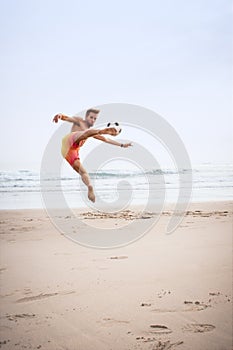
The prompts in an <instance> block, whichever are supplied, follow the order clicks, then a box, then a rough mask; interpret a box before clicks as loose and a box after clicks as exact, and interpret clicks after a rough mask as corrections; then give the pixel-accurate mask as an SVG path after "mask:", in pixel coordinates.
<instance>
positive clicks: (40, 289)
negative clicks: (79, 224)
mask: <svg viewBox="0 0 233 350" xmlns="http://www.w3.org/2000/svg"><path fill="white" fill-rule="evenodd" d="M84 212H85V213H84ZM83 213H84V214H83V218H84V220H87V222H88V220H90V221H92V224H93V217H91V216H93V215H92V214H88V213H87V210H83ZM131 214H133V215H134V214H135V216H137V215H136V214H137V212H136V211H133V212H131ZM169 215H170V213H169V211H165V212H164V214H163V215H162V216H161V218H160V220H159V222H158V223H157V224H156V225H155V226H154V228H153V229H152V230H151V231H150V232H149V233H148V234H146V235H145V236H144V237H143V238H141V239H139V240H138V241H136V242H135V243H133V244H131V245H128V246H126V247H123V248H118V249H114V250H113V249H112V250H97V249H91V248H86V247H83V246H80V245H79V244H77V243H74V242H72V241H71V240H69V239H67V238H66V237H64V236H63V235H62V234H60V233H59V232H58V231H57V229H56V228H55V227H54V226H53V225H52V223H51V222H50V220H49V218H48V217H47V214H46V212H45V211H43V210H12V211H1V212H0V224H1V226H0V227H1V235H0V237H1V252H0V253H1V260H0V272H1V324H0V328H1V337H0V347H1V348H2V349H4V350H8V349H15V350H17V349H46V350H47V349H48V350H50V349H54V350H60V349H63V350H64V349H67V350H92V349H93V350H111V349H112V350H133V349H145V350H147V349H148V350H149V349H150V350H167V349H172V350H175V349H178V350H183V349H185V350H189V349H193V350H231V349H232V202H213V203H200V204H198V203H195V204H191V205H190V207H189V212H188V213H187V215H186V216H185V218H184V220H183V221H182V223H181V225H180V226H179V228H178V229H177V230H176V231H175V232H174V233H173V234H172V235H166V234H165V227H166V223H167V222H168V220H169ZM88 217H89V218H88ZM127 218H128V219H129V217H127V214H126V213H123V214H122V218H119V217H118V218H114V217H113V218H109V217H108V215H103V217H99V216H98V215H97V216H96V220H97V221H98V222H99V224H100V225H103V227H105V225H108V223H109V220H116V222H117V220H125V219H126V220H127Z"/></svg>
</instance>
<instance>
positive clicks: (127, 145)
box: [93, 135, 133, 148]
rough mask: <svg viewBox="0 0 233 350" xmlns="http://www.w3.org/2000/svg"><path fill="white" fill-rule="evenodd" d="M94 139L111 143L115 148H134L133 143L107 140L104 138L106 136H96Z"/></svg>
mask: <svg viewBox="0 0 233 350" xmlns="http://www.w3.org/2000/svg"><path fill="white" fill-rule="evenodd" d="M93 137H94V138H95V139H98V140H101V141H103V142H106V143H109V144H110V145H114V146H120V147H124V148H127V147H130V146H133V145H132V142H129V143H120V142H117V141H114V140H111V139H107V138H106V137H104V136H102V135H96V136H93Z"/></svg>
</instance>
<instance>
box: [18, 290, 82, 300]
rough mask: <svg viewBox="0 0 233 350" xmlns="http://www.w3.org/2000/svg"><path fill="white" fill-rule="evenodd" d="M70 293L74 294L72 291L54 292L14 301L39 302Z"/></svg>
mask: <svg viewBox="0 0 233 350" xmlns="http://www.w3.org/2000/svg"><path fill="white" fill-rule="evenodd" d="M72 293H75V291H74V290H72V291H64V292H55V293H41V294H38V295H34V296H30V297H24V298H20V299H18V300H16V303H25V302H28V301H34V300H41V299H45V298H49V297H53V296H55V295H58V294H60V295H66V294H72Z"/></svg>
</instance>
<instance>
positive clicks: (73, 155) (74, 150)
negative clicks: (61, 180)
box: [61, 133, 86, 167]
mask: <svg viewBox="0 0 233 350" xmlns="http://www.w3.org/2000/svg"><path fill="white" fill-rule="evenodd" d="M74 134H75V133H70V134H68V135H66V136H65V137H64V138H63V139H62V149H61V153H62V155H63V157H64V158H65V159H66V160H67V162H68V163H69V164H70V165H71V166H72V167H73V165H74V162H75V161H76V160H77V159H80V158H79V153H78V152H79V149H80V147H82V145H83V144H84V143H85V141H86V140H82V141H80V142H79V143H76V142H75V141H74V136H75V135H74Z"/></svg>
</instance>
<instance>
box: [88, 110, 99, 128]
mask: <svg viewBox="0 0 233 350" xmlns="http://www.w3.org/2000/svg"><path fill="white" fill-rule="evenodd" d="M96 119H97V114H95V113H92V112H91V113H90V114H89V115H88V116H87V117H86V122H87V124H88V126H93V125H94V124H95V122H96Z"/></svg>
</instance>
